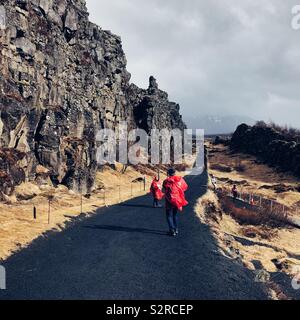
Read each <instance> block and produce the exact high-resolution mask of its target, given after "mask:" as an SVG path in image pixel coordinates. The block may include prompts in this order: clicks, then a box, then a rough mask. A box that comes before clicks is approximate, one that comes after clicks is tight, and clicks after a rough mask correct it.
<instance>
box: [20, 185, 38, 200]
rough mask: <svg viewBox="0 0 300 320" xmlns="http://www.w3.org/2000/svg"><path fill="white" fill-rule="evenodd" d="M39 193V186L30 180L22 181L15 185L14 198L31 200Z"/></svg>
mask: <svg viewBox="0 0 300 320" xmlns="http://www.w3.org/2000/svg"><path fill="white" fill-rule="evenodd" d="M39 194H41V190H40V189H39V187H38V186H37V185H35V184H33V183H30V182H27V183H22V184H21V185H19V186H17V187H16V190H15V195H16V198H17V199H18V200H19V201H22V200H31V199H33V198H34V197H36V196H38V195H39Z"/></svg>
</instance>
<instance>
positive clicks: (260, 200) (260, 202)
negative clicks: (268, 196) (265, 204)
mask: <svg viewBox="0 0 300 320" xmlns="http://www.w3.org/2000/svg"><path fill="white" fill-rule="evenodd" d="M261 205H262V199H261V196H260V197H259V207H260V208H261Z"/></svg>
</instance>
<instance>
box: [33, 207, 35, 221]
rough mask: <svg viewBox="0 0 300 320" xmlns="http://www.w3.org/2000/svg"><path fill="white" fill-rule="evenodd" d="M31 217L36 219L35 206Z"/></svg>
mask: <svg viewBox="0 0 300 320" xmlns="http://www.w3.org/2000/svg"><path fill="white" fill-rule="evenodd" d="M33 219H34V220H36V207H33Z"/></svg>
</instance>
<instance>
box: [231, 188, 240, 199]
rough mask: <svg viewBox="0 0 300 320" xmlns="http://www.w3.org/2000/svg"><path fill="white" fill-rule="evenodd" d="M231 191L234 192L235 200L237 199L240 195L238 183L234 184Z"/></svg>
mask: <svg viewBox="0 0 300 320" xmlns="http://www.w3.org/2000/svg"><path fill="white" fill-rule="evenodd" d="M231 192H232V196H233V198H234V200H236V199H237V198H238V195H239V194H238V190H237V186H236V185H234V186H233V187H232V190H231Z"/></svg>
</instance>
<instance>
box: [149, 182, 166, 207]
mask: <svg viewBox="0 0 300 320" xmlns="http://www.w3.org/2000/svg"><path fill="white" fill-rule="evenodd" d="M150 192H151V194H152V196H153V207H154V208H159V207H160V205H159V201H160V200H161V199H162V198H163V197H164V194H163V192H162V185H161V182H160V180H159V178H158V177H155V178H154V180H153V181H152V183H151V187H150Z"/></svg>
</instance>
